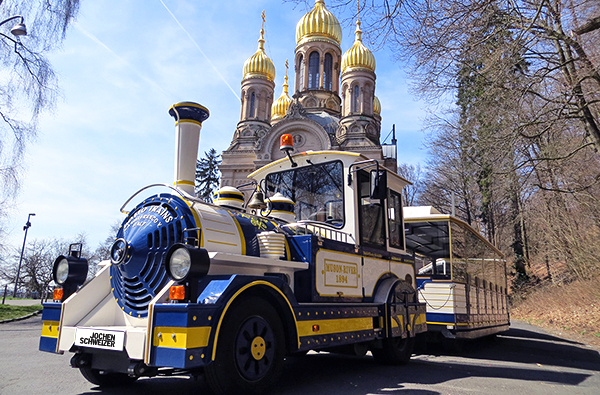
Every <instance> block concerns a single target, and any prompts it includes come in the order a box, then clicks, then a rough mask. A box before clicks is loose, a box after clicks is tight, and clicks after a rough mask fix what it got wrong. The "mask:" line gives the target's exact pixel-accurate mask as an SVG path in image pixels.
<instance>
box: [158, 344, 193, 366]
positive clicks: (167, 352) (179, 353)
mask: <svg viewBox="0 0 600 395" xmlns="http://www.w3.org/2000/svg"><path fill="white" fill-rule="evenodd" d="M152 348H153V349H154V352H153V353H152V354H153V355H152V361H151V365H153V366H171V367H174V368H185V354H186V351H187V350H186V349H184V348H166V347H152Z"/></svg>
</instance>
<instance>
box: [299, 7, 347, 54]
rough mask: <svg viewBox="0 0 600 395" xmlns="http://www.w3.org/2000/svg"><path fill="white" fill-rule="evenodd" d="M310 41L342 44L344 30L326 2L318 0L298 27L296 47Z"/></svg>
mask: <svg viewBox="0 0 600 395" xmlns="http://www.w3.org/2000/svg"><path fill="white" fill-rule="evenodd" d="M308 41H329V42H331V41H333V42H334V43H337V45H341V43H342V28H341V26H340V22H339V21H338V20H337V18H336V17H335V16H334V15H333V14H332V13H331V12H329V10H328V9H327V8H325V1H324V0H316V1H315V6H314V8H313V9H312V10H310V11H309V12H308V14H306V15H304V16H303V17H302V19H300V21H299V22H298V24H297V25H296V45H300V44H303V43H305V42H308Z"/></svg>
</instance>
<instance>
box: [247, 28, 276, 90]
mask: <svg viewBox="0 0 600 395" xmlns="http://www.w3.org/2000/svg"><path fill="white" fill-rule="evenodd" d="M263 18H264V16H263ZM252 77H257V78H266V79H267V80H269V81H274V80H275V65H274V64H273V61H272V60H271V59H269V57H268V56H267V54H266V53H265V29H264V19H263V28H262V29H260V38H259V39H258V49H257V50H256V52H255V53H254V55H252V56H250V57H249V58H248V60H246V63H244V79H246V78H252Z"/></svg>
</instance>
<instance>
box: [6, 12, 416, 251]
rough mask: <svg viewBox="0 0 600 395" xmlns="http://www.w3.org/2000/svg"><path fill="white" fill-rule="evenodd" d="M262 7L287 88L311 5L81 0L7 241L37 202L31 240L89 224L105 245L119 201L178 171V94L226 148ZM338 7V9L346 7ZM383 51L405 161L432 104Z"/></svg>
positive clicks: (388, 113)
mask: <svg viewBox="0 0 600 395" xmlns="http://www.w3.org/2000/svg"><path fill="white" fill-rule="evenodd" d="M312 4H313V3H312V1H310V2H309V5H310V7H311V8H312ZM326 4H327V2H326ZM263 9H264V10H265V13H266V24H265V31H266V35H265V38H266V44H265V48H266V52H267V55H268V56H269V57H270V58H271V59H272V60H273V62H274V64H275V67H276V71H277V76H276V79H275V83H276V87H275V97H276V98H277V97H279V95H280V94H281V92H282V84H283V79H284V75H285V66H284V64H285V60H286V59H293V57H294V47H295V27H296V23H297V22H298V20H300V18H301V17H302V16H303V15H304V14H305V13H306V12H307V11H308V10H309V8H306V7H305V6H304V5H300V6H296V7H294V4H292V3H282V1H281V0H273V1H271V0H253V1H247V0H227V1H219V2H215V1H205V0H196V1H194V0H162V1H161V0H123V1H118V2H115V1H108V0H92V1H82V4H81V10H80V13H79V15H78V18H77V22H76V23H75V24H74V25H73V26H72V27H71V28H70V30H69V32H68V33H67V38H66V40H65V42H64V45H63V48H62V50H60V51H56V52H54V53H52V54H50V56H49V58H50V60H51V62H52V64H53V66H54V69H55V71H56V73H57V74H58V76H59V79H60V82H59V83H60V87H61V90H62V94H61V98H60V99H59V102H58V105H57V107H56V109H55V111H54V112H53V113H51V114H45V115H44V116H43V117H42V119H41V122H40V135H39V137H38V139H37V140H36V141H35V142H34V143H32V144H31V145H30V146H29V147H28V150H27V154H26V156H25V161H26V168H27V170H26V172H25V174H24V178H23V183H22V184H23V188H22V191H21V193H20V196H19V198H18V204H17V207H16V208H15V209H14V210H13V211H12V215H11V216H10V218H9V224H8V226H7V230H8V231H9V242H10V243H11V244H13V245H14V246H17V247H19V248H20V246H21V244H22V242H23V232H22V227H23V225H24V223H25V222H26V220H27V214H28V213H36V216H35V217H33V218H32V221H31V222H32V227H31V228H30V229H29V233H28V240H32V239H34V238H47V237H58V238H66V239H70V238H74V237H75V235H77V234H78V233H85V234H86V235H87V239H88V242H89V245H90V247H91V248H95V247H96V246H97V244H98V243H99V242H101V241H103V240H104V239H105V238H106V237H107V236H108V235H109V230H110V226H111V225H112V224H113V223H115V222H117V221H119V222H120V221H122V220H123V219H124V215H123V214H121V213H120V212H119V208H120V207H121V205H122V204H123V203H124V202H125V201H126V200H127V199H128V198H129V197H130V196H131V195H132V194H133V193H134V192H136V191H137V190H139V189H140V188H142V187H144V186H146V185H149V184H153V183H168V184H170V183H172V182H173V162H174V144H175V142H174V140H175V138H174V136H175V134H174V133H175V132H174V130H175V129H174V121H173V119H172V118H171V117H170V116H169V115H168V112H167V111H168V108H169V107H170V106H171V105H172V104H173V103H177V102H180V101H195V102H198V103H200V104H202V105H204V106H206V107H207V108H208V109H209V110H210V113H211V115H210V118H209V119H208V120H207V121H205V122H204V124H203V128H202V131H201V137H200V149H199V155H200V156H203V155H204V152H205V151H208V150H209V149H210V148H215V149H216V150H217V152H221V151H223V150H224V149H226V148H227V147H228V146H229V143H230V142H231V137H232V136H233V132H234V131H235V127H236V125H237V123H238V121H239V113H240V102H239V98H238V96H239V95H240V83H241V78H242V67H243V64H244V61H245V60H246V59H247V58H248V57H250V56H251V55H252V54H253V53H254V52H255V51H256V48H257V40H258V38H259V31H260V28H261V12H262V10H263ZM334 12H335V11H334ZM336 16H337V17H338V19H339V20H340V21H343V20H344V19H345V18H346V17H347V16H344V15H336ZM25 19H26V22H27V15H25ZM342 29H343V32H344V38H343V41H342V51H343V52H345V51H346V50H347V49H348V48H350V46H351V45H352V43H353V41H354V26H347V25H344V24H343V25H342ZM23 43H25V44H26V38H24V39H23ZM365 44H366V45H367V46H369V44H368V43H367V42H366V43H365ZM374 54H375V57H376V59H377V70H376V73H377V89H376V95H377V96H378V97H379V99H380V101H381V104H382V114H381V115H382V131H381V134H382V137H385V136H387V134H388V132H389V131H390V130H391V128H392V124H396V131H397V135H396V137H397V139H398V161H399V162H403V163H409V164H418V163H423V161H424V158H425V151H424V150H423V147H422V140H423V133H422V132H421V127H422V121H423V118H424V116H425V112H424V104H423V103H421V102H418V101H416V99H415V97H414V96H413V95H411V94H410V93H409V92H408V86H407V82H406V80H405V78H406V75H405V73H404V71H403V69H402V65H401V64H399V63H397V62H395V61H394V60H393V59H392V56H391V53H390V52H388V51H386V50H380V51H376V52H374ZM290 86H293V72H291V73H290ZM138 200H139V199H138ZM136 201H137V200H136Z"/></svg>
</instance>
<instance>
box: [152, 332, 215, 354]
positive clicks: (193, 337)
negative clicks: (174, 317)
mask: <svg viewBox="0 0 600 395" xmlns="http://www.w3.org/2000/svg"><path fill="white" fill-rule="evenodd" d="M159 335H160V336H159ZM209 337H210V326H200V327H192V328H181V327H166V326H163V327H156V328H154V338H153V340H152V345H153V346H155V347H168V348H184V349H187V348H198V347H206V346H208V338H209Z"/></svg>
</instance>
